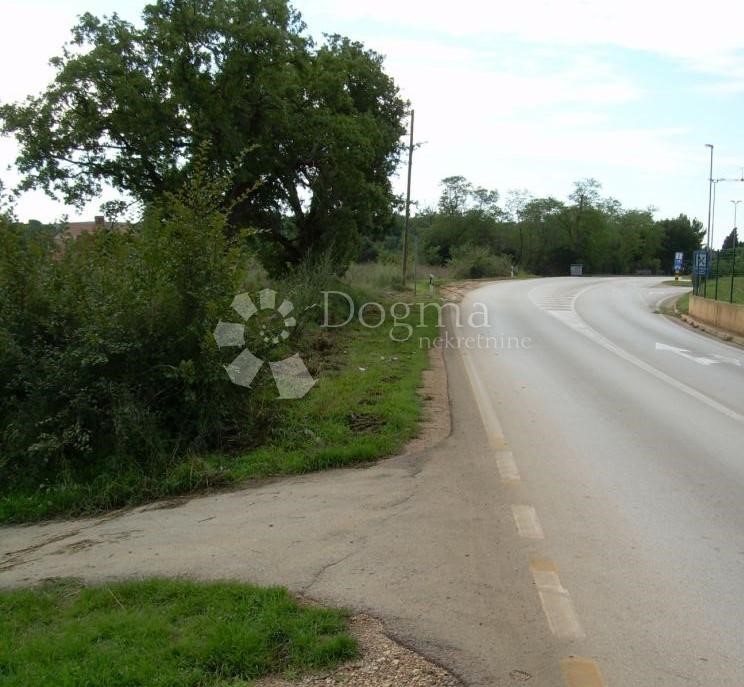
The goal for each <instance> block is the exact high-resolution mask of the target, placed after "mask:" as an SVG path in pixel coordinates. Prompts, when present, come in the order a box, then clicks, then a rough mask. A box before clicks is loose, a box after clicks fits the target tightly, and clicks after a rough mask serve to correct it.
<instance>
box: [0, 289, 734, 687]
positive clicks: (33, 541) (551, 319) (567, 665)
mask: <svg viewBox="0 0 744 687" xmlns="http://www.w3.org/2000/svg"><path fill="white" fill-rule="evenodd" d="M658 284H659V280H654V279H634V278H633V279H601V280H598V279H575V280H571V279H551V280H533V281H514V282H501V283H498V284H493V285H490V286H486V287H484V288H482V289H479V290H478V291H474V292H471V293H470V294H469V295H468V296H466V299H465V301H464V302H463V305H462V314H463V318H462V324H463V326H462V327H460V328H454V329H452V331H451V335H452V336H453V337H455V338H454V339H451V340H450V344H452V343H453V342H458V341H459V343H460V344H461V348H452V347H449V348H447V349H446V350H445V361H446V364H447V371H448V378H449V399H450V407H451V413H452V434H451V435H450V436H449V438H447V439H446V440H444V441H443V442H441V443H440V444H438V445H437V446H436V447H434V448H429V449H426V450H425V451H423V452H421V453H418V454H414V455H407V456H401V457H397V458H392V459H389V460H386V461H381V462H380V463H378V464H377V465H375V466H373V467H368V468H366V469H351V470H337V471H330V472H326V473H318V474H313V475H303V476H299V477H294V478H289V479H284V480H279V481H275V482H269V483H266V484H262V485H259V486H256V487H253V488H248V489H244V490H240V491H235V492H230V493H223V494H216V495H212V496H207V497H203V498H194V499H191V500H184V501H179V502H176V503H166V504H161V506H160V507H158V506H157V505H154V506H153V505H151V506H147V507H143V508H137V509H133V510H131V511H127V512H124V513H117V514H112V515H110V516H107V517H103V518H98V519H95V518H93V519H87V520H79V521H74V522H55V523H46V524H41V525H33V526H23V527H5V528H0V586H14V585H18V584H30V583H34V582H38V581H40V580H43V579H46V578H50V577H66V576H75V577H80V578H83V579H85V580H89V581H93V582H101V581H105V580H109V579H118V578H123V577H131V576H137V577H139V576H149V575H187V576H192V577H198V578H219V579H221V578H233V579H243V580H248V581H252V582H256V583H260V584H281V585H286V586H287V587H289V588H290V589H291V590H293V591H295V592H298V593H301V594H305V595H307V596H309V597H311V598H313V599H316V600H318V601H321V602H325V603H329V604H336V605H338V604H341V605H346V606H349V607H351V608H354V609H359V610H364V611H367V612H369V613H370V614H372V615H375V616H377V617H380V618H381V619H382V620H383V621H384V623H385V627H386V629H387V630H388V631H389V632H390V633H391V634H392V635H394V636H395V637H396V638H397V639H399V640H401V641H403V642H404V643H406V644H408V645H410V646H412V647H414V648H416V649H418V650H420V651H423V652H424V653H426V654H427V655H428V656H430V657H432V658H434V659H435V660H437V661H439V662H441V663H442V664H444V665H445V666H446V667H448V668H450V669H451V670H453V671H454V672H455V673H457V674H458V675H460V676H461V677H462V678H463V679H464V680H465V681H466V682H467V683H468V684H469V685H483V686H489V687H490V686H493V685H509V686H514V685H522V684H526V685H528V687H561V686H563V687H599V686H601V685H606V686H609V687H633V686H637V687H651V686H653V685H659V686H663V687H678V686H679V687H683V686H684V687H689V686H693V685H700V686H701V687H711V686H712V685H716V686H718V685H720V686H722V687H740V686H741V685H744V351H742V350H741V349H738V348H734V347H732V346H729V345H726V344H724V343H722V342H720V341H718V340H715V339H711V338H708V337H705V336H704V335H701V334H699V333H697V332H695V331H692V330H688V329H686V328H685V327H683V326H681V325H680V324H677V323H675V322H672V321H670V320H668V319H667V318H666V317H664V316H662V315H658V314H654V310H655V308H656V304H657V303H658V302H659V301H660V300H661V299H662V298H664V297H667V296H669V295H672V294H674V293H677V291H674V290H673V289H671V288H669V287H660V286H659V285H658ZM478 303H480V304H482V305H478ZM483 312H486V313H487V314H488V320H489V321H488V323H487V325H488V326H484V327H476V326H470V325H469V324H468V320H469V319H470V320H471V324H472V325H481V324H484V325H485V324H486V323H485V322H484V321H483ZM471 314H473V315H474V316H473V318H470V317H469V316H470V315H471ZM479 335H480V336H481V337H482V338H481V341H480V343H481V347H480V348H477V347H476V348H473V346H474V345H475V346H477V343H478V339H477V337H478V336H479ZM468 337H471V339H472V340H471V341H470V342H468ZM483 337H491V339H490V340H486V341H484V339H483ZM468 344H470V346H471V347H470V348H469V349H468V348H467V346H468ZM442 377H443V375H442ZM173 506H178V507H173Z"/></svg>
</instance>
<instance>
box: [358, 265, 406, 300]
mask: <svg viewBox="0 0 744 687" xmlns="http://www.w3.org/2000/svg"><path fill="white" fill-rule="evenodd" d="M344 281H345V282H346V283H347V284H350V285H351V286H352V287H354V288H357V289H361V290H363V291H368V292H370V293H377V292H379V291H390V290H392V291H402V290H403V273H402V270H401V266H400V264H393V263H385V264H381V263H363V264H357V265H351V266H350V267H349V269H348V271H347V272H346V275H345V276H344Z"/></svg>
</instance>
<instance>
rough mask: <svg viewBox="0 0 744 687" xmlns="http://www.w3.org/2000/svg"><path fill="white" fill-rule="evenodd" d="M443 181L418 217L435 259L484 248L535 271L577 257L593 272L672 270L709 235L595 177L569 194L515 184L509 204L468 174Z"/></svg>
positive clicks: (556, 268)
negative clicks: (624, 201) (635, 203)
mask: <svg viewBox="0 0 744 687" xmlns="http://www.w3.org/2000/svg"><path fill="white" fill-rule="evenodd" d="M441 187H442V192H441V195H440V198H439V202H438V204H437V206H436V208H425V209H423V210H422V211H420V212H419V213H418V214H417V216H416V217H415V218H414V220H413V227H414V230H415V231H416V232H417V233H418V235H419V237H420V244H421V250H422V254H423V258H424V259H425V260H426V261H427V262H429V263H431V264H440V265H445V264H447V263H449V262H450V261H453V260H455V261H456V260H457V259H458V256H461V255H462V254H463V253H467V252H468V251H470V252H471V253H472V254H479V255H483V253H484V251H485V252H487V253H489V254H491V255H493V256H507V257H508V258H509V259H510V261H511V263H512V264H514V265H517V266H518V267H519V269H521V270H523V271H527V272H531V273H534V274H544V275H557V274H567V273H568V271H569V267H570V265H571V264H573V263H581V264H583V265H584V270H585V272H587V273H593V274H633V273H636V272H638V271H651V272H652V273H658V272H671V271H672V268H673V264H674V254H675V252H676V251H682V252H684V253H685V255H686V256H687V259H688V260H689V259H690V258H691V256H692V252H693V251H694V250H697V249H699V248H700V245H701V241H702V239H703V236H704V234H705V232H704V229H703V226H702V223H701V222H700V221H699V220H691V219H690V218H688V217H687V216H686V215H679V216H678V217H675V218H670V219H662V220H655V219H654V217H653V212H652V210H650V209H649V210H636V209H627V208H623V207H622V205H621V204H620V202H619V201H617V200H615V199H614V198H605V197H602V195H601V194H600V191H601V186H600V184H599V183H598V182H597V181H596V180H594V179H585V180H582V181H578V182H576V183H575V184H574V191H573V192H572V193H571V195H570V196H569V198H568V199H567V200H566V201H562V200H558V199H556V198H553V197H545V198H535V197H533V196H531V195H530V194H529V193H528V192H527V191H512V192H510V193H509V194H507V196H506V199H505V202H504V203H503V204H502V205H500V204H499V201H500V197H499V194H498V192H497V191H495V190H488V189H484V188H479V187H476V186H473V184H471V183H470V182H469V181H468V180H467V179H465V178H464V177H462V176H453V177H447V178H446V179H443V180H442V182H441ZM484 276H486V275H484Z"/></svg>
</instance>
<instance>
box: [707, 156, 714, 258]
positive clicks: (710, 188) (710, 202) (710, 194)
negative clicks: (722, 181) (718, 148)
mask: <svg viewBox="0 0 744 687" xmlns="http://www.w3.org/2000/svg"><path fill="white" fill-rule="evenodd" d="M705 147H706V148H710V176H709V177H708V238H707V240H706V242H705V247H706V248H707V249H708V250H710V219H711V211H712V209H713V144H712V143H706V144H705Z"/></svg>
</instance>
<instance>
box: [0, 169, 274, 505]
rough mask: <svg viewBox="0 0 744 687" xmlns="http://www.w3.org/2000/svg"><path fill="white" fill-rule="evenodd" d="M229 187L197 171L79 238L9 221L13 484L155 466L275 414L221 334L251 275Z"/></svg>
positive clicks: (3, 246)
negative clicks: (228, 366)
mask: <svg viewBox="0 0 744 687" xmlns="http://www.w3.org/2000/svg"><path fill="white" fill-rule="evenodd" d="M222 193H223V188H222V186H221V182H209V181H206V180H205V179H204V177H203V175H200V174H197V175H196V176H195V179H194V181H193V182H192V183H191V184H190V185H189V186H188V187H187V188H186V189H184V191H182V192H181V193H179V194H176V195H172V196H168V197H167V198H166V199H165V200H163V202H162V203H161V204H160V205H159V206H158V207H153V208H150V209H149V210H148V211H147V212H146V214H145V217H144V219H143V221H142V222H141V224H140V225H138V226H136V227H133V228H131V229H130V230H128V231H114V230H101V231H99V232H97V233H95V234H91V235H86V236H83V237H81V238H79V239H77V240H64V241H62V240H54V239H52V238H50V237H49V236H48V235H45V234H43V233H42V232H39V231H33V230H31V229H29V228H28V227H23V226H19V225H15V224H13V223H12V222H10V221H9V220H8V219H7V218H6V219H3V220H0V293H1V294H2V299H0V300H1V303H0V443H2V447H3V449H2V456H1V457H0V477H1V478H2V479H0V483H2V485H3V490H5V489H8V490H10V489H12V488H13V486H14V485H16V486H17V485H19V484H21V483H23V484H26V485H28V484H39V483H43V482H44V480H45V479H46V477H47V476H52V477H53V478H54V479H55V480H64V479H68V478H69V479H73V480H81V479H82V480H85V479H86V478H91V479H92V478H93V477H94V476H95V475H97V474H100V472H101V470H102V469H103V468H105V469H107V470H111V471H114V472H118V473H124V472H126V471H132V470H134V471H152V470H153V469H156V468H157V467H158V466H161V467H162V463H163V462H164V461H169V460H172V459H173V458H174V457H177V458H180V457H181V456H183V455H185V454H187V453H189V452H190V451H194V450H204V449H209V448H217V447H226V446H230V445H231V444H238V445H242V444H245V442H246V437H250V436H251V427H257V426H259V425H260V424H261V423H262V422H265V419H266V418H264V417H261V414H260V413H258V412H256V408H255V404H254V403H252V399H253V396H254V395H255V393H260V389H259V390H258V392H253V393H247V392H246V390H245V389H242V388H238V387H235V386H233V385H231V384H228V383H225V372H224V369H223V367H222V362H223V361H222V360H221V359H220V355H219V351H218V350H217V348H216V346H215V343H214V339H213V337H212V330H213V328H214V326H215V323H216V322H217V321H218V320H219V319H220V316H221V315H223V314H225V313H226V312H227V311H228V308H229V304H230V302H231V300H232V297H233V296H234V294H235V293H236V290H237V289H238V287H239V285H240V282H241V280H243V279H244V278H245V277H246V275H245V269H244V268H245V265H246V256H245V255H244V254H243V253H242V251H241V250H240V248H239V246H240V245H242V243H244V242H242V241H241V239H240V237H239V236H238V237H235V238H233V239H228V232H227V231H226V219H225V214H223V213H222V212H220V211H217V210H215V208H216V207H219V203H218V198H219V197H220V196H221V194H222ZM229 235H231V236H234V232H230V233H229ZM261 407H262V408H263V407H264V406H261Z"/></svg>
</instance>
